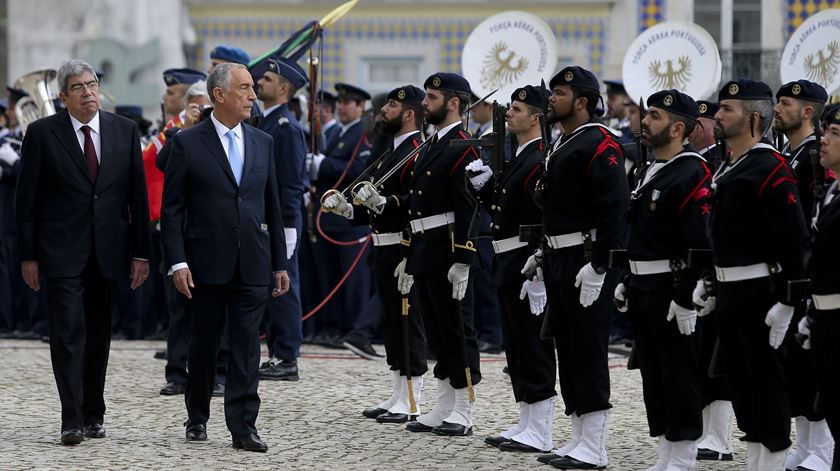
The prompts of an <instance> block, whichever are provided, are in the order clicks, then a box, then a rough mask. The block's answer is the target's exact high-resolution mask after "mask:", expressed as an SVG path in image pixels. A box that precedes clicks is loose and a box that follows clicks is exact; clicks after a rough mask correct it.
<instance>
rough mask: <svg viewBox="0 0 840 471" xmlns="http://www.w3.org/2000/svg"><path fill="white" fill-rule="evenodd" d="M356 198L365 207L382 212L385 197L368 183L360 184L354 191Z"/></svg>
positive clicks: (378, 212) (377, 212)
mask: <svg viewBox="0 0 840 471" xmlns="http://www.w3.org/2000/svg"><path fill="white" fill-rule="evenodd" d="M356 198H358V200H359V202H360V203H361V204H363V205H364V206H365V207H366V208H368V209H370V210H371V211H373V212H375V213H376V214H382V210H383V209H384V207H385V197H384V196H382V195H380V194H379V192H378V191H376V188H374V187H373V185H371V184H370V183H367V182H365V183H363V184H362V185H361V188H359V191H357V192H356Z"/></svg>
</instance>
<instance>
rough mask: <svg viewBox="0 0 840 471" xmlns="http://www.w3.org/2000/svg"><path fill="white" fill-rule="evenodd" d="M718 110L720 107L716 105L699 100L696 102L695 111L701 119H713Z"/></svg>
mask: <svg viewBox="0 0 840 471" xmlns="http://www.w3.org/2000/svg"><path fill="white" fill-rule="evenodd" d="M719 108H720V106H718V104H717V103H714V102H711V101H705V100H700V101H698V102H697V111H699V112H700V117H703V118H709V119H715V113H717V112H718V109H719Z"/></svg>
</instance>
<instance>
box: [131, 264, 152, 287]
mask: <svg viewBox="0 0 840 471" xmlns="http://www.w3.org/2000/svg"><path fill="white" fill-rule="evenodd" d="M147 278H149V262H148V261H147V260H132V261H131V289H137V288H139V287H140V285H142V284H143V283H144V282H145V281H146V279H147Z"/></svg>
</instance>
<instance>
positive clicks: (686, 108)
mask: <svg viewBox="0 0 840 471" xmlns="http://www.w3.org/2000/svg"><path fill="white" fill-rule="evenodd" d="M647 106H648V108H651V107H655V108H660V109H663V110H665V111H667V112H669V113H674V114H678V115H680V116H685V117H686V118H689V119H697V117H698V116H700V110H699V109H698V106H697V102H695V101H694V98H691V97H690V96H688V95H686V94H685V93H682V92H680V91H679V90H674V89H671V90H662V91H659V92H656V93H654V94H653V95H651V96H649V97H648V99H647Z"/></svg>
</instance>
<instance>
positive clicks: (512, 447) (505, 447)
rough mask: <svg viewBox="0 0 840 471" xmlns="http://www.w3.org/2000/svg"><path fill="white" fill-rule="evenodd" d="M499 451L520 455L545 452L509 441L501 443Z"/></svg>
mask: <svg viewBox="0 0 840 471" xmlns="http://www.w3.org/2000/svg"><path fill="white" fill-rule="evenodd" d="M499 449H500V450H502V451H519V452H522V453H542V452H545V450H540V449H539V448H534V447H532V446H531V445H526V444H524V443H519V442H517V441H516V440H510V441H507V442H504V443H502V444H501V445H499Z"/></svg>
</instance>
